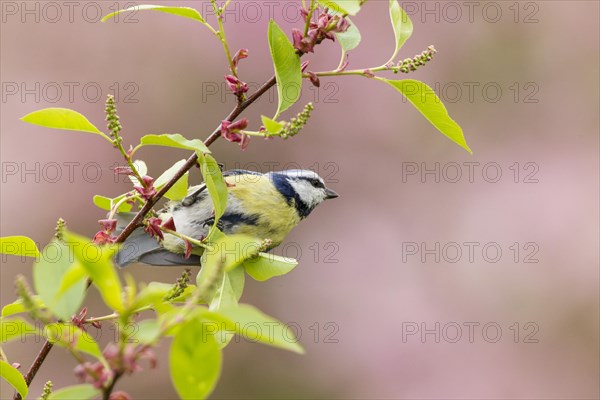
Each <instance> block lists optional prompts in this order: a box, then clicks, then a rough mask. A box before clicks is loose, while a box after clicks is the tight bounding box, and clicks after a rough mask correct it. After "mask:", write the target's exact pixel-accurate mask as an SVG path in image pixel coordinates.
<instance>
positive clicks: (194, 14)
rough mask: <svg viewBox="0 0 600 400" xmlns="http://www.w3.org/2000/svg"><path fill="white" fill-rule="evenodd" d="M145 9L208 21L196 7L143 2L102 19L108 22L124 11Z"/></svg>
mask: <svg viewBox="0 0 600 400" xmlns="http://www.w3.org/2000/svg"><path fill="white" fill-rule="evenodd" d="M143 10H154V11H160V12H163V13H167V14H173V15H179V16H180V17H184V18H190V19H194V20H196V21H200V22H202V23H203V24H204V23H206V21H205V20H204V18H202V15H201V14H200V12H198V10H196V9H195V8H190V7H167V6H156V5H152V4H142V5H139V6H133V7H129V8H126V9H123V10H119V11H116V12H114V13H110V14H108V15H106V16H104V17H103V18H102V19H101V21H102V22H106V21H107V20H109V19H110V18H112V17H114V16H115V15H117V14H120V13H123V12H128V11H143Z"/></svg>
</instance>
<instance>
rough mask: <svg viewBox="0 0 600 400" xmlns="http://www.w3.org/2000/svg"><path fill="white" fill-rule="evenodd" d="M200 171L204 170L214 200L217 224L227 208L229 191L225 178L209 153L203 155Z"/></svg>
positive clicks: (205, 181)
mask: <svg viewBox="0 0 600 400" xmlns="http://www.w3.org/2000/svg"><path fill="white" fill-rule="evenodd" d="M200 171H201V172H202V177H203V178H204V183H205V184H206V188H207V189H208V193H209V194H210V198H211V200H212V202H213V207H214V208H215V223H214V225H216V224H217V222H218V220H219V218H221V217H222V216H223V214H224V213H225V209H226V208H227V197H228V196H229V191H228V190H227V185H226V184H225V179H223V173H222V172H221V168H220V167H219V164H218V163H217V161H216V160H215V159H214V158H213V157H212V156H211V155H208V154H207V155H206V156H205V157H202V159H201V160H200Z"/></svg>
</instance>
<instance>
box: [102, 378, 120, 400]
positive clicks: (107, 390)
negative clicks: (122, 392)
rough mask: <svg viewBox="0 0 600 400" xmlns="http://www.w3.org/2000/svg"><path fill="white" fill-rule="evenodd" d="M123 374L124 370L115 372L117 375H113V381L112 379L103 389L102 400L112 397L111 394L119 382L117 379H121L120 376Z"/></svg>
mask: <svg viewBox="0 0 600 400" xmlns="http://www.w3.org/2000/svg"><path fill="white" fill-rule="evenodd" d="M121 376H123V372H122V371H116V372H115V376H113V378H112V381H110V385H108V387H106V388H105V389H103V390H102V400H109V399H110V394H111V393H112V391H113V390H114V388H115V385H116V384H117V381H118V380H119V378H121Z"/></svg>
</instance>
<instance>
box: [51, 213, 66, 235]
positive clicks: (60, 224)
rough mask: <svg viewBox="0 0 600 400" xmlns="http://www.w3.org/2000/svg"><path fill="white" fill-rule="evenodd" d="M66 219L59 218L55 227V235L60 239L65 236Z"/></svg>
mask: <svg viewBox="0 0 600 400" xmlns="http://www.w3.org/2000/svg"><path fill="white" fill-rule="evenodd" d="M65 226H66V223H65V220H64V219H62V218H59V219H58V221H56V228H54V237H55V238H56V239H58V240H62V238H63V232H64V231H65Z"/></svg>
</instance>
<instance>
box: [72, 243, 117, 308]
mask: <svg viewBox="0 0 600 400" xmlns="http://www.w3.org/2000/svg"><path fill="white" fill-rule="evenodd" d="M63 236H64V241H65V243H67V244H68V245H69V250H71V251H72V252H73V255H74V256H75V259H76V260H77V261H79V262H80V263H81V265H82V266H83V268H84V269H85V270H86V272H87V274H88V275H89V277H90V278H91V279H92V282H93V284H94V286H96V287H97V288H98V291H99V292H100V295H101V296H102V299H103V300H104V303H106V305H108V306H109V307H110V308H112V309H113V310H115V311H122V310H123V299H122V292H123V287H122V285H121V281H120V280H119V275H118V274H117V271H116V269H115V266H114V264H113V262H112V258H113V256H114V254H115V253H116V252H117V250H118V246H98V245H96V244H95V243H92V242H91V241H90V240H89V239H87V238H85V237H83V236H79V235H76V234H74V233H72V232H69V231H65V232H64V235H63Z"/></svg>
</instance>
